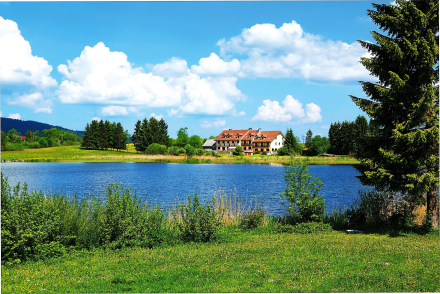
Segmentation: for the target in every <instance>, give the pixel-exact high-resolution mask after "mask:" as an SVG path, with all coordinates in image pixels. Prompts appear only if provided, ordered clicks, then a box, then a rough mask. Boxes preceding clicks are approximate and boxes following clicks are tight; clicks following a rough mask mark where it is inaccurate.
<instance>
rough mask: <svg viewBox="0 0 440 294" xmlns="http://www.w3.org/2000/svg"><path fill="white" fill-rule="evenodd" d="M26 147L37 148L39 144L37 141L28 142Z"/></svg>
mask: <svg viewBox="0 0 440 294" xmlns="http://www.w3.org/2000/svg"><path fill="white" fill-rule="evenodd" d="M28 147H29V148H30V149H37V148H40V144H39V143H38V142H31V143H29V144H28Z"/></svg>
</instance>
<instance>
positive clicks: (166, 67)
mask: <svg viewBox="0 0 440 294" xmlns="http://www.w3.org/2000/svg"><path fill="white" fill-rule="evenodd" d="M188 71H189V69H188V65H187V63H186V60H183V59H180V58H177V57H173V58H171V59H170V60H169V61H166V62H164V63H159V64H156V65H154V66H153V69H152V71H151V72H152V73H153V74H155V75H158V76H162V77H166V78H172V77H181V76H183V75H186V74H187V73H188Z"/></svg>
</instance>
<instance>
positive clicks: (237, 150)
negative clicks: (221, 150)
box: [232, 145, 243, 156]
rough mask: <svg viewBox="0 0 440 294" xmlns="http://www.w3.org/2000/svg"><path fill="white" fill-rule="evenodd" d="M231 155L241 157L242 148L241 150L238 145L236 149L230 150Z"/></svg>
mask: <svg viewBox="0 0 440 294" xmlns="http://www.w3.org/2000/svg"><path fill="white" fill-rule="evenodd" d="M232 154H233V155H236V156H241V155H243V148H242V147H241V146H240V145H238V146H237V147H235V148H234V149H233V150H232Z"/></svg>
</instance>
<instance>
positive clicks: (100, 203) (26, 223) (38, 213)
mask: <svg viewBox="0 0 440 294" xmlns="http://www.w3.org/2000/svg"><path fill="white" fill-rule="evenodd" d="M1 191H2V199H1V200H2V210H1V221H2V228H1V237H2V248H1V250H2V262H4V261H8V262H20V261H22V260H27V259H44V258H47V257H52V256H58V255H63V254H64V253H65V252H67V251H68V250H70V249H72V248H75V249H81V248H85V249H92V248H97V247H102V248H110V249H118V248H123V247H131V246H140V247H144V248H152V247H156V246H166V245H173V244H178V243H181V242H208V241H211V240H213V239H214V238H215V236H216V233H217V231H218V230H219V229H221V228H222V227H227V226H231V225H236V226H238V225H239V224H240V222H241V221H242V219H243V217H244V215H247V214H249V213H253V212H254V211H256V210H257V208H258V206H257V205H255V203H254V204H252V202H251V203H250V204H249V205H248V207H244V206H243V205H242V203H241V201H240V200H239V199H238V198H237V195H236V193H233V195H232V196H228V195H227V193H225V192H224V191H218V192H216V193H215V194H214V196H213V197H212V200H211V201H204V202H203V203H202V202H200V201H199V199H198V197H197V195H195V196H194V197H191V196H189V197H188V200H187V202H186V203H184V204H176V205H174V206H173V207H172V208H171V209H169V210H163V209H160V208H159V207H158V206H152V205H149V204H148V203H147V202H146V200H145V198H142V197H138V196H137V194H136V192H132V191H131V189H130V188H125V187H124V186H123V185H122V184H120V185H118V184H115V183H111V184H109V185H108V186H107V188H106V189H105V191H104V196H103V197H101V196H100V195H90V196H88V197H87V198H83V199H82V200H81V201H79V200H78V197H77V196H76V195H74V196H66V195H63V194H54V195H47V194H44V193H42V192H37V191H32V192H30V191H28V189H27V185H26V184H23V185H20V184H17V185H16V186H15V187H13V188H11V187H10V186H9V184H8V181H7V178H5V177H3V174H1ZM265 218H266V216H265V217H264V218H263V220H264V219H265ZM263 224H264V222H263V223H261V224H260V225H263Z"/></svg>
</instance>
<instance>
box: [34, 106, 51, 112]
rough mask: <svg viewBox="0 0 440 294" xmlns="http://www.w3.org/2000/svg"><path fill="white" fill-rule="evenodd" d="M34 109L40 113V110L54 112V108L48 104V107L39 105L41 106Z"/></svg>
mask: <svg viewBox="0 0 440 294" xmlns="http://www.w3.org/2000/svg"><path fill="white" fill-rule="evenodd" d="M34 111H35V112H36V113H40V112H43V113H52V108H50V107H49V106H47V107H39V108H36V109H35V110H34Z"/></svg>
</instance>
